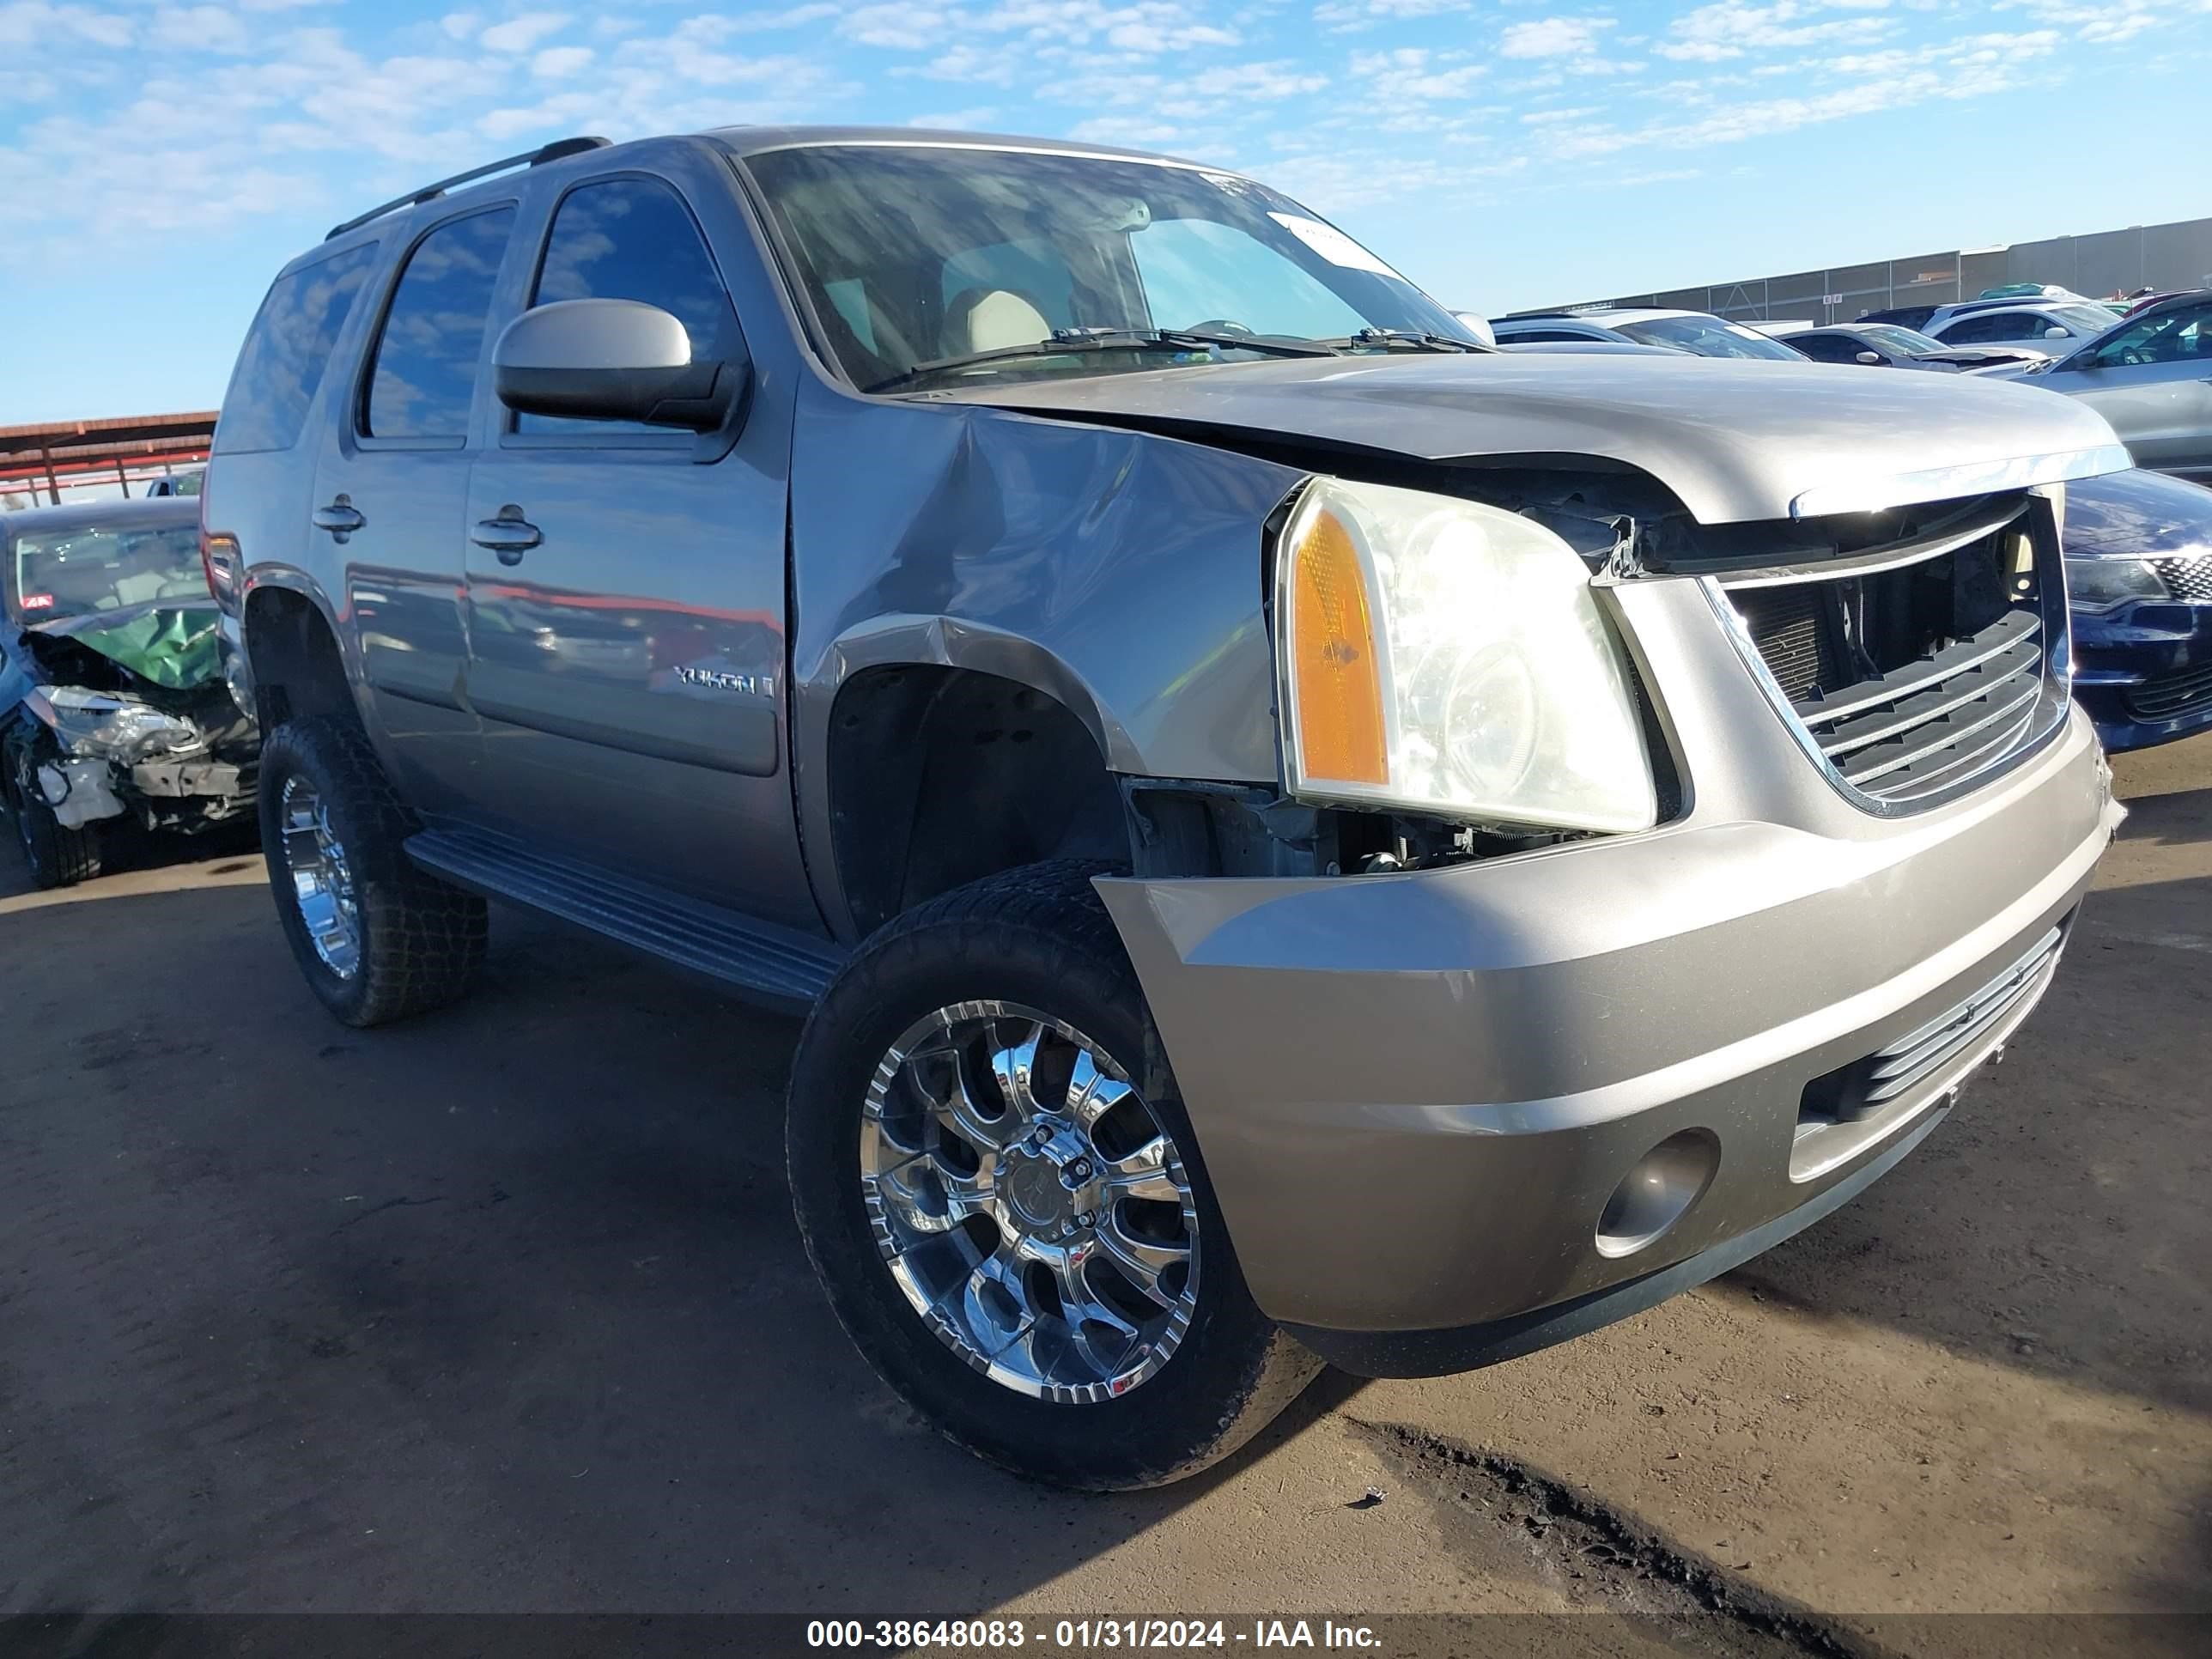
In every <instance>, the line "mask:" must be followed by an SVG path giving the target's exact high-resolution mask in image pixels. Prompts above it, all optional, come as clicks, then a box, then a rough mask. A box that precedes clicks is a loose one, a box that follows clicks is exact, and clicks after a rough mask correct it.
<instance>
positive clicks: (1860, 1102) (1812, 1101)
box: [1799, 917, 2072, 1133]
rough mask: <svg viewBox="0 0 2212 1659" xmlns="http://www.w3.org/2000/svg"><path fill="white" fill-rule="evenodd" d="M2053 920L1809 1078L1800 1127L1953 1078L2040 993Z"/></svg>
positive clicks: (2054, 944) (1873, 1107)
mask: <svg viewBox="0 0 2212 1659" xmlns="http://www.w3.org/2000/svg"><path fill="white" fill-rule="evenodd" d="M2071 920H2072V918H2071V917H2069V918H2068V919H2067V921H2061V922H2059V923H2058V924H2057V926H2056V927H2052V928H2051V929H2050V931H2048V932H2047V933H2045V934H2044V935H2043V937H2042V938H2041V939H2038V940H2037V941H2036V942H2035V944H2034V945H2033V946H2032V947H2031V948H2030V949H2029V950H2028V951H2027V954H2026V955H2025V956H2023V957H2021V958H2020V960H2018V961H2017V962H2015V963H2013V964H2012V966H2011V967H2009V968H2008V969H2005V970H2004V971H2003V972H2002V973H2001V974H1999V975H1997V976H1996V978H1994V979H1992V980H1990V981H1989V983H1988V984H1986V985H1984V986H1983V987H1981V988H1980V989H1979V990H1978V991H1976V992H1975V993H1974V994H1972V995H1971V996H1969V997H1967V998H1966V1000H1964V1001H1962V1002H1960V1003H1959V1004H1957V1005H1956V1006H1954V1007H1952V1008H1949V1009H1947V1010H1946V1011H1945V1012H1942V1013H1941V1014H1939V1015H1937V1016H1936V1018H1934V1019H1931V1020H1929V1022H1928V1023H1927V1024H1924V1025H1922V1026H1920V1027H1919V1028H1918V1029H1917V1030H1912V1031H1910V1032H1907V1033H1906V1034H1905V1036H1901V1037H1899V1038H1898V1039H1897V1040H1896V1041H1895V1042H1892V1043H1890V1044H1889V1045H1888V1046H1887V1047H1886V1048H1879V1049H1877V1050H1875V1052H1874V1053H1873V1054H1869V1055H1868V1056H1867V1057H1866V1058H1865V1059H1863V1060H1857V1061H1855V1062H1853V1063H1852V1064H1851V1065H1849V1066H1843V1067H1840V1068H1838V1070H1836V1071H1833V1072H1830V1073H1826V1075H1824V1076H1822V1077H1819V1078H1815V1079H1814V1080H1813V1081H1812V1082H1811V1083H1810V1084H1808V1085H1806V1090H1805V1099H1804V1102H1803V1103H1802V1105H1801V1106H1800V1108H1799V1122H1800V1125H1801V1128H1800V1133H1803V1132H1804V1130H1805V1129H1806V1128H1809V1127H1818V1126H1819V1125H1821V1124H1828V1123H1838V1122H1849V1121H1853V1120H1855V1119H1858V1118H1863V1117H1869V1116H1872V1115H1874V1114H1875V1112H1877V1111H1880V1110H1881V1109H1882V1108H1883V1107H1885V1106H1887V1105H1888V1104H1890V1103H1892V1102H1893V1101H1896V1100H1899V1099H1901V1098H1903V1097H1905V1096H1906V1095H1908V1094H1910V1093H1911V1091H1914V1090H1916V1089H1917V1088H1920V1087H1921V1086H1923V1085H1926V1084H1927V1083H1929V1081H1930V1080H1931V1079H1932V1080H1934V1081H1935V1082H1936V1084H1937V1085H1938V1086H1941V1085H1943V1084H1945V1083H1948V1082H1949V1081H1951V1080H1952V1079H1953V1078H1954V1075H1955V1074H1956V1073H1958V1071H1959V1069H1960V1062H1961V1060H1963V1059H1965V1058H1966V1057H1968V1056H1970V1055H1972V1053H1973V1051H1974V1049H1975V1048H1977V1047H1978V1046H1979V1045H1980V1044H1981V1043H1982V1042H1984V1041H1985V1040H1986V1039H1987V1037H1988V1036H1989V1034H1990V1031H1991V1030H1994V1029H1995V1028H1996V1026H1998V1025H2000V1024H2002V1023H2003V1021H2004V1020H2005V1019H2006V1018H2008V1016H2010V1015H2012V1014H2014V1013H2015V1012H2019V1011H2020V1010H2021V1008H2022V1006H2023V1005H2025V1004H2027V1003H2029V1002H2032V1001H2033V1000H2034V999H2035V998H2036V997H2037V996H2039V995H2040V994H2042V991H2043V987H2045V986H2046V985H2047V984H2049V983H2050V981H2051V974H2052V973H2053V972H2054V971H2055V970H2056V969H2057V965H2058V953H2059V951H2060V950H2061V949H2062V948H2063V945H2065V942H2066V931H2067V926H2068V922H2069V921H2071Z"/></svg>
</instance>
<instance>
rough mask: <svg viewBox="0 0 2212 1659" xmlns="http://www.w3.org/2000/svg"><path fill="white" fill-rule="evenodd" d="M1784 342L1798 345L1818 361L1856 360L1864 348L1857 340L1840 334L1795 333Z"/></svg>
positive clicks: (1797, 346) (1807, 354)
mask: <svg viewBox="0 0 2212 1659" xmlns="http://www.w3.org/2000/svg"><path fill="white" fill-rule="evenodd" d="M1784 344H1785V345H1794V346H1796V348H1797V349H1798V350H1800V351H1802V352H1803V353H1804V354H1805V355H1806V356H1808V357H1810V358H1811V359H1812V360H1813V361H1814V362H1816V363H1851V362H1857V361H1858V355H1859V353H1860V351H1861V350H1862V349H1863V347H1861V346H1860V344H1859V343H1858V342H1857V340H1851V339H1846V338H1845V337H1844V336H1842V335H1840V334H1793V335H1791V336H1790V337H1789V338H1788V339H1787V340H1785V341H1784Z"/></svg>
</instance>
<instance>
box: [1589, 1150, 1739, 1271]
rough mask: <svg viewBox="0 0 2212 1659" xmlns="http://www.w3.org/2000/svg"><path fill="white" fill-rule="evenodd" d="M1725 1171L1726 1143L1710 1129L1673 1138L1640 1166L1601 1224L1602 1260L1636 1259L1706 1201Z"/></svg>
mask: <svg viewBox="0 0 2212 1659" xmlns="http://www.w3.org/2000/svg"><path fill="white" fill-rule="evenodd" d="M1720 1167H1721V1143H1720V1140H1719V1139H1718V1138H1717V1136H1715V1135H1714V1133H1713V1132H1712V1131H1711V1130H1710V1129H1684V1130H1682V1131H1681V1132H1680V1133H1677V1134H1671V1135H1668V1137H1667V1139H1664V1140H1662V1141H1661V1142H1660V1143H1659V1144H1658V1145H1657V1146H1654V1147H1653V1148H1652V1149H1651V1150H1650V1152H1646V1153H1644V1156H1643V1157H1642V1158H1638V1159H1637V1161H1636V1167H1635V1168H1634V1169H1632V1170H1630V1171H1629V1172H1628V1173H1627V1175H1626V1176H1623V1177H1622V1179H1621V1182H1620V1186H1618V1187H1616V1188H1613V1196H1612V1197H1611V1198H1609V1199H1607V1200H1606V1206H1605V1213H1604V1214H1603V1215H1601V1216H1600V1217H1599V1218H1598V1222H1597V1248H1598V1253H1599V1254H1600V1255H1612V1256H1620V1255H1635V1254H1636V1252H1637V1251H1638V1250H1640V1249H1644V1246H1646V1245H1647V1244H1650V1243H1652V1242H1653V1241H1654V1240H1656V1239H1657V1238H1658V1237H1660V1236H1661V1235H1662V1234H1663V1233H1665V1232H1666V1231H1668V1229H1670V1228H1671V1227H1673V1226H1674V1224H1675V1223H1676V1222H1678V1221H1680V1219H1681V1218H1683V1217H1684V1216H1686V1215H1687V1214H1688V1213H1689V1212H1690V1206H1692V1205H1693V1204H1695V1203H1696V1202H1697V1201H1698V1200H1699V1198H1701V1197H1703V1196H1704V1194H1705V1188H1707V1187H1709V1186H1711V1184H1712V1180H1713V1176H1714V1174H1715V1172H1716V1171H1717V1170H1719V1169H1720Z"/></svg>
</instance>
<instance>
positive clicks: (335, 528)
mask: <svg viewBox="0 0 2212 1659" xmlns="http://www.w3.org/2000/svg"><path fill="white" fill-rule="evenodd" d="M313 524H314V526H315V528H316V529H318V530H327V531H329V532H331V535H333V536H336V537H337V538H338V539H339V540H340V541H343V540H344V539H345V538H347V537H348V536H350V535H351V534H353V532H355V531H356V530H359V529H361V528H362V526H364V525H366V524H368V520H367V519H364V518H363V517H362V515H361V511H360V509H359V508H357V507H355V506H354V504H353V501H352V500H351V498H349V497H348V496H344V495H340V496H338V497H337V498H336V499H335V500H333V501H331V504H330V505H329V506H328V507H317V508H316V509H315V511H314V513H313Z"/></svg>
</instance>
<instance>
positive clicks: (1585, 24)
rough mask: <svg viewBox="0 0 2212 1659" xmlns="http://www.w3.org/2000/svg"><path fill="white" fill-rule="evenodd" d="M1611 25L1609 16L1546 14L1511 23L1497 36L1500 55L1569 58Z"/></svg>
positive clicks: (1586, 49)
mask: <svg viewBox="0 0 2212 1659" xmlns="http://www.w3.org/2000/svg"><path fill="white" fill-rule="evenodd" d="M1611 27H1613V19H1612V18H1610V17H1546V18H1541V19H1539V20H1538V21H1535V22H1533V23H1513V24H1510V25H1508V26H1507V27H1506V30H1505V33H1504V34H1503V35H1502V36H1500V37H1499V40H1498V52H1499V55H1500V56H1502V57H1506V58H1570V57H1574V56H1576V55H1577V54H1580V53H1583V52H1589V51H1590V50H1591V49H1592V48H1594V47H1595V46H1596V45H1597V39H1598V36H1599V35H1600V34H1601V33H1602V32H1604V31H1605V30H1607V29H1609V28H1611Z"/></svg>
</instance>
